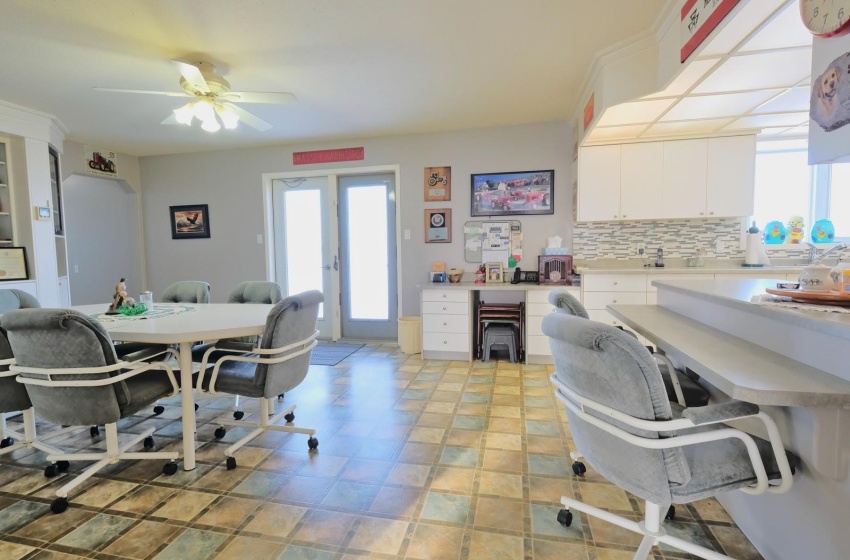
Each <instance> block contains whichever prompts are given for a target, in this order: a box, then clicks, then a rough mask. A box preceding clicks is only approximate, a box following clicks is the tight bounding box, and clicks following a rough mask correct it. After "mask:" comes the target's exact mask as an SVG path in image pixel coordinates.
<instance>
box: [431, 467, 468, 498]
mask: <svg viewBox="0 0 850 560" xmlns="http://www.w3.org/2000/svg"><path fill="white" fill-rule="evenodd" d="M474 480H475V470H474V469H463V468H455V467H438V468H437V471H436V472H435V473H434V479H433V480H432V481H431V490H448V491H454V492H466V493H468V492H472V483H473V482H474Z"/></svg>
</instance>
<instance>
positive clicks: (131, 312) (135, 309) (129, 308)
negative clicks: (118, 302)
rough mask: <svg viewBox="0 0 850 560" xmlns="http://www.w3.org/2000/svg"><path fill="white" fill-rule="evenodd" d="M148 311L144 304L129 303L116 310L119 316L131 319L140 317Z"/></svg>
mask: <svg viewBox="0 0 850 560" xmlns="http://www.w3.org/2000/svg"><path fill="white" fill-rule="evenodd" d="M147 310H148V306H147V305H145V304H144V303H135V304H134V303H131V304H129V305H122V306H121V307H119V308H118V313H120V314H121V315H126V316H128V317H133V316H135V315H141V314H142V313H145V312H146V311H147Z"/></svg>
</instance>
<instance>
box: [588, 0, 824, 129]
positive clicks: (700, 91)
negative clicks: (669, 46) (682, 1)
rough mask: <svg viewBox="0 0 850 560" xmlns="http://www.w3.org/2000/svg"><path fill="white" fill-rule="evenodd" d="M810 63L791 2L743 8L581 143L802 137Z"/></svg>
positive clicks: (762, 0) (808, 45)
mask: <svg viewBox="0 0 850 560" xmlns="http://www.w3.org/2000/svg"><path fill="white" fill-rule="evenodd" d="M811 60H812V36H811V35H810V34H809V33H808V32H807V31H806V29H805V28H804V27H803V24H802V23H801V22H800V15H799V7H798V2H797V0H757V1H754V2H748V3H745V4H743V5H742V8H741V9H740V11H738V12H737V13H735V14H734V17H732V19H730V21H729V23H728V24H727V25H726V26H724V27H723V28H722V29H721V30H720V31H719V32H717V34H716V35H715V36H714V37H712V38H711V40H710V41H709V42H708V44H706V45H705V46H704V47H703V48H702V49H701V50H700V51H699V52H698V54H697V55H695V56H694V57H693V60H689V61H688V62H687V64H686V65H685V66H684V67H683V69H682V71H681V72H680V73H679V75H678V76H676V78H675V79H674V80H673V82H672V83H671V84H670V85H669V86H668V87H667V88H666V89H665V90H664V91H661V92H657V93H653V94H651V95H647V96H645V97H643V98H641V99H638V100H635V101H633V102H629V103H624V104H622V105H618V106H615V107H611V108H609V109H607V110H605V112H604V113H603V115H602V116H601V117H600V118H599V120H598V121H597V124H596V126H595V128H594V129H593V130H592V131H591V132H590V133H589V134H588V135H587V136H586V138H585V142H591V143H592V142H609V141H615V140H616V141H620V140H635V139H646V138H660V137H665V136H690V135H712V134H727V133H736V132H741V131H748V132H749V131H757V132H760V134H761V135H762V137H780V138H781V137H789V136H805V135H806V133H807V129H808V123H809V115H808V110H809V93H810V90H809V79H810V76H811V65H812V63H811Z"/></svg>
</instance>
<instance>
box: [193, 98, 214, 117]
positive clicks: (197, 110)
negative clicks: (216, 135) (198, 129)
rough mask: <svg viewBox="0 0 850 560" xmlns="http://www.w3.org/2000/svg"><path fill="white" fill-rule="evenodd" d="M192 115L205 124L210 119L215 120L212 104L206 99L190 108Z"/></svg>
mask: <svg viewBox="0 0 850 560" xmlns="http://www.w3.org/2000/svg"><path fill="white" fill-rule="evenodd" d="M192 115H193V116H194V117H195V118H197V119H198V120H199V121H203V122H207V121H208V120H210V119H212V120H215V110H214V109H213V106H212V103H210V102H209V101H207V100H206V99H200V100H198V102H197V103H195V106H194V107H193V108H192Z"/></svg>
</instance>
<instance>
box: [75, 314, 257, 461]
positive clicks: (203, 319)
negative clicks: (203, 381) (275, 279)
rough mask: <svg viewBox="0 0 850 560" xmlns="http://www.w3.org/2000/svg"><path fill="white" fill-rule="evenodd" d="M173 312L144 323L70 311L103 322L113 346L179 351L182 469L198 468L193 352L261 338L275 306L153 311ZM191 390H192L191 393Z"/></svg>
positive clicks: (131, 319)
mask: <svg viewBox="0 0 850 560" xmlns="http://www.w3.org/2000/svg"><path fill="white" fill-rule="evenodd" d="M169 306H171V307H174V308H175V311H180V312H177V313H173V314H169V315H164V316H153V315H152V316H151V317H149V318H142V317H143V316H139V317H135V318H122V317H118V316H114V318H113V317H102V315H103V313H104V312H105V311H106V309H107V308H108V307H109V304H107V303H104V304H94V305H77V306H74V307H73V308H72V309H75V310H77V311H80V312H81V313H85V314H86V315H89V316H93V317H96V318H98V319H102V320H101V321H100V322H101V324H102V325H103V327H104V328H105V329H106V330H107V332H109V336H110V337H112V339H113V340H116V341H122V342H142V343H148V344H174V345H177V346H178V347H179V350H180V351H179V359H178V364H179V368H180V382H181V387H182V389H181V400H182V409H183V468H184V469H185V470H187V471H190V470H192V469H194V468H195V396H194V392H193V391H192V346H193V344H195V343H196V342H200V341H214V340H219V339H222V338H233V337H239V336H251V335H258V334H262V333H263V329H264V328H265V325H266V317H267V315H268V314H269V311H270V310H271V309H272V307H274V306H273V305H271V304H238V303H205V304H168V303H155V304H154V311H157V310H163V309H164V308H167V307H169ZM187 389H188V390H187Z"/></svg>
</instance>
